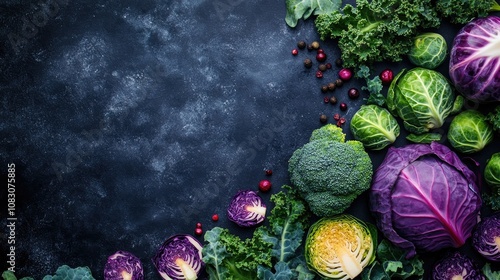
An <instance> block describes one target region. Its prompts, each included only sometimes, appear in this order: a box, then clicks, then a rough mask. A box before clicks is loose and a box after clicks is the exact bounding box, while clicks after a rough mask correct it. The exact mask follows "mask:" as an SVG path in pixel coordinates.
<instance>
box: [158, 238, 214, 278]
mask: <svg viewBox="0 0 500 280" xmlns="http://www.w3.org/2000/svg"><path fill="white" fill-rule="evenodd" d="M202 248H203V246H202V245H201V243H200V242H199V241H198V240H197V239H196V238H194V237H193V236H191V235H189V234H177V235H173V236H171V237H169V238H168V239H167V240H165V242H164V243H163V244H162V245H161V247H160V248H159V249H158V252H157V253H156V255H155V256H154V257H153V264H154V265H155V267H156V270H158V273H159V274H160V276H161V277H162V278H163V279H165V280H183V279H197V278H198V276H199V275H200V273H201V271H202V269H203V268H204V267H205V263H204V262H203V261H202V257H203V256H202V253H201V250H202Z"/></svg>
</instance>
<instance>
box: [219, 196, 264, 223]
mask: <svg viewBox="0 0 500 280" xmlns="http://www.w3.org/2000/svg"><path fill="white" fill-rule="evenodd" d="M227 217H228V218H229V220H230V221H233V222H235V223H236V224H237V225H239V226H241V227H252V226H255V225H257V224H260V223H262V222H263V221H264V219H265V217H266V205H264V203H263V202H262V199H261V198H260V196H259V195H258V194H257V193H256V192H254V191H250V190H247V191H238V193H237V194H236V195H235V196H234V197H233V199H232V200H231V203H230V204H229V207H228V208H227Z"/></svg>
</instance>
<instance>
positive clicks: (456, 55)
mask: <svg viewBox="0 0 500 280" xmlns="http://www.w3.org/2000/svg"><path fill="white" fill-rule="evenodd" d="M449 74H450V78H451V81H452V83H453V84H454V86H455V88H456V89H457V90H458V91H459V92H460V93H462V95H464V96H465V97H466V98H468V99H470V100H472V101H476V102H481V103H486V102H496V101H500V17H498V16H494V15H489V16H487V17H482V18H476V19H474V20H472V21H471V22H469V23H468V24H466V25H465V26H464V27H463V28H462V29H461V30H460V31H459V32H458V34H457V35H456V36H455V38H454V40H453V44H452V48H451V52H450V65H449Z"/></svg>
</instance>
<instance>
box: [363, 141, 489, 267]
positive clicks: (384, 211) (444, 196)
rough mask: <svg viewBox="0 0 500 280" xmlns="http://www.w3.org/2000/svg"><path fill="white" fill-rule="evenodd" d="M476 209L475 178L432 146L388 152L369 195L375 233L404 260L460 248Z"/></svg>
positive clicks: (478, 204)
mask: <svg viewBox="0 0 500 280" xmlns="http://www.w3.org/2000/svg"><path fill="white" fill-rule="evenodd" d="M480 207H481V197H480V194H479V190H478V187H477V185H476V175H475V174H474V172H472V171H471V170H470V169H469V168H468V167H467V166H466V165H465V164H463V163H462V162H461V161H460V159H459V157H458V156H457V155H456V154H455V153H454V152H453V151H451V150H450V149H449V148H448V147H446V146H444V145H442V144H439V143H437V142H432V143H431V144H410V145H407V146H404V147H400V148H396V147H391V148H389V150H388V152H387V155H386V157H385V159H384V161H383V162H382V164H381V165H380V166H379V168H378V169H377V170H376V172H375V175H374V178H373V182H372V187H371V191H370V208H371V210H372V211H373V213H374V215H375V218H376V221H377V225H378V228H379V229H380V230H381V231H382V233H383V234H384V235H385V237H386V238H387V239H388V240H390V241H391V242H392V243H393V244H394V245H396V246H398V247H400V248H402V249H404V250H407V252H408V253H407V257H408V258H410V257H412V256H414V255H415V254H416V250H422V251H427V252H434V251H437V250H439V249H442V248H447V247H455V248H456V247H460V246H462V245H463V244H464V243H465V241H466V239H467V238H469V237H470V235H471V233H472V230H473V228H474V226H475V225H476V224H477V222H478V218H479V210H480Z"/></svg>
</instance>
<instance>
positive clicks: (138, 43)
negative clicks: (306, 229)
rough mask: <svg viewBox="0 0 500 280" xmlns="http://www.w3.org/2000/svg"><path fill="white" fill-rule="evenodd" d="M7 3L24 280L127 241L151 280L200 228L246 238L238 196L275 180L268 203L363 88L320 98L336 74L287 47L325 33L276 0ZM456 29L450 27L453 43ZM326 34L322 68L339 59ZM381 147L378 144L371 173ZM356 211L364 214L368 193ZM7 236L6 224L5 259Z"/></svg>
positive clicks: (7, 112) (5, 71)
mask: <svg viewBox="0 0 500 280" xmlns="http://www.w3.org/2000/svg"><path fill="white" fill-rule="evenodd" d="M2 2H3V3H2V4H1V5H0V21H1V27H0V38H1V40H0V65H1V68H0V70H1V72H0V92H1V113H0V114H1V116H0V118H1V120H2V121H1V123H0V132H1V136H2V137H1V140H0V141H1V146H0V154H1V157H2V158H1V162H2V168H1V170H0V172H1V173H2V175H3V176H6V174H7V164H8V163H14V164H15V165H16V217H17V219H18V220H17V223H16V226H17V227H16V269H17V272H18V275H19V276H34V277H36V278H41V277H42V276H43V275H46V274H52V273H54V272H55V270H56V268H57V267H58V266H60V265H62V264H68V265H70V266H72V267H76V266H89V267H90V268H91V269H92V271H93V274H94V276H95V277H96V278H98V279H99V278H102V269H103V266H104V263H105V261H106V258H107V256H109V255H110V254H112V253H114V252H115V251H117V250H127V251H130V252H133V253H134V254H136V255H137V256H138V257H139V258H141V260H142V261H143V264H144V267H145V274H146V278H147V279H159V276H158V275H157V274H156V271H155V269H154V267H153V265H152V264H151V261H150V258H151V257H152V256H153V255H154V254H155V251H156V249H157V248H158V247H159V246H160V245H161V243H162V242H163V241H164V240H165V239H166V238H167V237H169V236H171V235H174V234H177V233H189V234H194V229H195V224H196V223H197V222H201V223H202V224H203V226H204V229H205V230H207V229H210V228H212V227H213V226H222V227H228V228H230V230H231V231H232V232H235V233H238V234H240V235H241V236H242V237H246V236H249V235H250V234H251V230H241V229H238V228H237V227H236V226H234V225H233V224H231V223H230V222H228V221H227V219H226V216H225V209H226V207H227V205H228V203H229V200H230V199H231V196H232V195H233V194H235V193H236V192H237V191H238V190H241V189H254V190H257V184H258V182H259V181H260V180H261V179H265V178H268V179H270V180H271V181H272V183H273V189H272V191H271V192H270V193H266V194H261V196H262V197H263V198H264V199H265V200H266V201H268V200H269V196H270V194H271V193H275V192H277V191H279V188H280V186H281V185H283V184H286V183H288V177H287V170H286V169H287V160H288V158H289V157H290V155H291V154H292V152H293V151H294V150H295V149H296V148H298V147H300V146H301V145H303V144H304V143H305V142H307V140H308V138H309V135H310V133H311V131H312V130H313V129H315V128H318V127H320V125H321V124H320V123H319V115H320V114H322V113H325V114H327V115H328V116H329V121H330V122H334V121H333V119H332V117H331V116H332V115H333V114H334V113H337V112H338V113H341V114H342V115H343V116H344V117H346V118H347V119H348V120H349V119H350V117H351V116H352V115H353V113H354V112H355V111H356V108H357V107H359V105H360V104H362V103H363V97H366V93H363V95H362V98H360V99H358V100H355V101H352V100H348V98H347V89H348V88H349V87H358V88H360V87H361V86H362V85H363V84H362V83H361V81H357V80H353V81H350V82H349V83H348V84H346V85H344V86H343V87H342V88H340V89H337V90H336V91H335V93H334V95H336V96H337V98H338V99H339V100H340V101H346V102H348V106H349V110H348V111H346V112H341V111H339V109H338V105H336V106H332V105H330V104H324V103H323V97H324V94H322V93H321V92H320V90H319V89H320V86H321V85H322V84H325V83H326V82H330V81H333V80H335V79H336V78H337V76H336V75H337V71H338V70H339V68H338V67H336V66H334V67H333V69H332V70H330V71H327V72H326V73H325V77H324V79H323V80H319V79H316V78H315V77H314V72H315V67H316V66H317V64H315V66H314V67H313V69H310V70H307V69H305V68H304V67H303V65H302V61H303V59H304V58H306V57H311V58H314V53H309V52H308V51H301V52H300V54H299V55H298V56H297V57H294V56H292V55H291V50H292V49H293V48H295V46H296V43H297V41H298V40H305V41H307V42H312V41H313V40H318V37H317V34H316V32H315V29H314V25H313V22H312V21H305V22H302V21H301V22H300V23H299V25H298V26H297V27H296V28H294V29H291V28H289V27H288V26H287V25H286V24H285V22H284V17H285V12H286V8H285V1H277V0H275V1H264V0H259V1H242V0H235V1H230V0H215V1H206V0H182V1H159V0H142V1H102V0H101V1H91V2H90V3H88V1H68V0H57V1H56V0H45V1H39V2H37V1H5V0H4V1H2ZM457 28H458V27H457V26H451V25H446V24H444V26H443V30H446V34H444V35H445V36H446V38H447V39H448V40H451V39H452V38H453V36H454V34H455V32H456V31H457ZM321 43H322V46H321V47H322V48H323V49H324V50H325V52H326V53H327V55H328V57H329V59H328V60H329V61H330V62H333V61H334V60H335V59H336V58H337V57H339V56H340V53H339V51H338V49H337V47H336V45H335V43H334V42H331V41H329V42H321ZM407 66H408V65H407V63H406V62H403V63H398V64H383V65H378V66H377V67H378V68H379V70H382V69H383V68H386V67H390V68H392V69H394V71H395V72H396V71H398V70H400V69H401V68H403V67H407ZM446 67H447V66H446V65H443V66H442V67H441V68H440V70H441V71H442V72H443V73H444V74H445V75H447V73H446ZM330 95H332V94H328V96H330ZM470 106H473V105H470ZM448 123H449V122H448ZM344 131H345V132H346V133H347V134H348V138H350V137H351V136H350V133H349V131H348V126H345V127H344ZM443 131H444V130H443ZM497 140H498V139H496V141H497ZM405 143H406V142H405V140H404V139H403V138H402V137H400V139H399V140H398V142H397V143H396V145H399V146H401V145H404V144H405ZM497 143H498V142H496V143H494V144H492V145H490V146H489V147H488V148H487V149H486V150H485V152H484V153H481V154H479V155H477V156H476V158H477V159H478V160H480V161H482V162H484V161H485V158H486V155H489V154H491V153H492V152H494V151H498V149H499V148H498V144H497ZM384 154H385V150H384V151H380V152H375V153H371V156H372V158H373V161H374V167H376V166H377V165H378V164H379V163H380V161H381V160H382V158H383V156H384ZM266 168H271V169H272V170H273V171H274V174H273V175H272V176H271V177H266V176H265V175H264V169H266ZM1 190H2V192H1V193H2V197H5V196H6V194H7V190H6V184H4V185H3V186H2V188H1ZM2 200H3V202H2V204H3V206H2V208H1V209H2V211H1V212H0V213H1V215H2V224H3V225H4V224H5V223H6V220H7V219H6V216H5V215H6V214H5V210H6V208H7V207H6V205H7V202H6V201H5V199H2ZM349 212H351V213H353V214H355V215H357V216H359V217H362V218H364V219H365V220H371V217H370V215H369V213H368V204H367V200H366V194H364V195H363V196H362V197H360V199H358V200H357V201H356V202H355V204H354V205H353V207H351V209H349ZM213 213H217V214H219V215H220V221H218V222H217V223H214V222H212V221H211V219H210V218H211V215H212V214H213ZM7 235H8V231H7V229H6V228H5V227H3V228H2V230H1V237H2V240H1V242H2V244H1V246H2V256H0V259H2V260H4V259H5V258H6V256H5V254H4V253H3V252H5V251H6V249H8V247H7V241H6V238H7ZM200 240H202V239H201V238H200ZM4 248H5V250H4ZM1 263H2V266H1V268H0V269H2V270H4V269H6V268H7V267H8V266H7V265H6V262H5V261H2V262H1Z"/></svg>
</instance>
